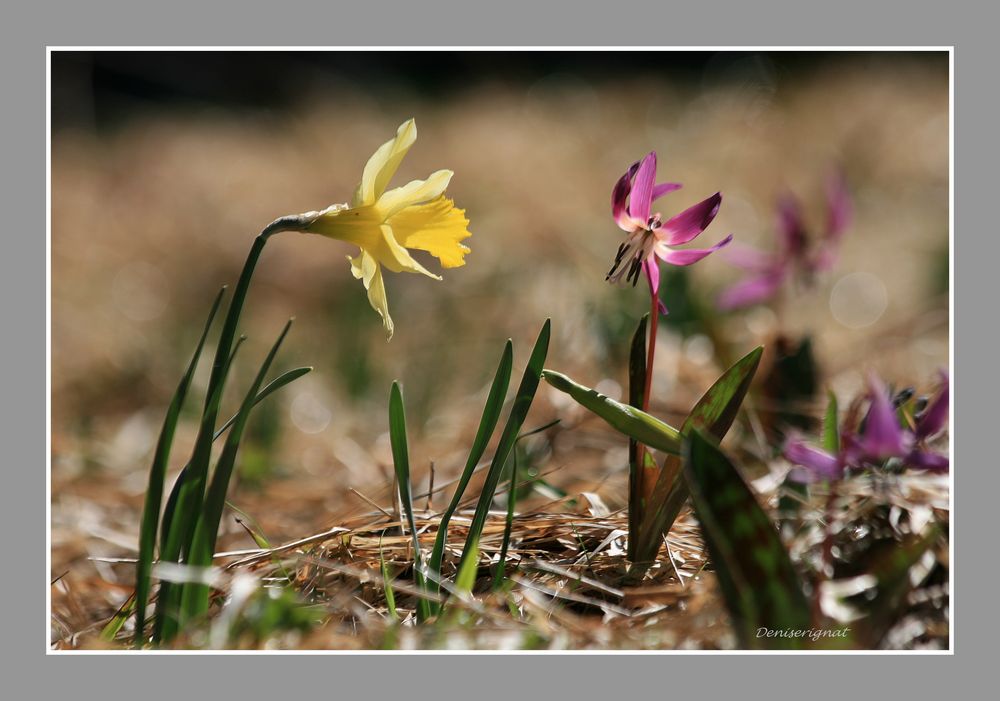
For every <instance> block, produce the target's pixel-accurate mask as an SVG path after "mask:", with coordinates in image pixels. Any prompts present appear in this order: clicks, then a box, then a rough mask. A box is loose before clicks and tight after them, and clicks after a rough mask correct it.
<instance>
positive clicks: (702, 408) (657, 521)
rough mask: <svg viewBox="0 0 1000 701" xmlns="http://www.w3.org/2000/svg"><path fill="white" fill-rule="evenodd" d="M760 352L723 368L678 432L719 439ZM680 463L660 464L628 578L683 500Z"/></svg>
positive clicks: (640, 568)
mask: <svg viewBox="0 0 1000 701" xmlns="http://www.w3.org/2000/svg"><path fill="white" fill-rule="evenodd" d="M763 353H764V349H763V347H760V346H758V347H757V348H755V349H754V350H752V351H750V352H749V353H747V354H746V355H745V356H743V357H742V358H741V359H740V360H738V361H737V362H736V363H734V364H733V365H732V366H731V367H730V368H729V369H728V370H726V372H724V373H723V374H722V376H721V377H720V378H719V379H718V380H716V381H715V382H714V383H713V384H712V386H711V387H710V388H709V389H708V391H707V392H705V394H704V395H702V397H701V399H699V400H698V401H697V402H696V403H695V405H694V407H693V408H692V409H691V412H690V413H689V414H688V417H687V419H685V420H684V424H683V426H682V427H681V432H682V433H683V434H685V435H687V434H689V433H690V432H691V431H692V430H693V429H701V430H704V431H707V432H708V433H709V434H710V435H711V436H713V437H714V438H715V439H716V440H719V441H721V440H722V439H723V438H724V437H725V436H726V433H727V432H728V431H729V428H730V427H731V426H732V425H733V422H734V421H735V420H736V416H737V414H738V413H739V410H740V407H741V406H742V404H743V400H744V398H745V397H746V395H747V392H748V391H749V390H750V385H751V384H752V383H753V379H754V376H755V375H756V373H757V368H758V367H759V365H760V359H761V356H762V355H763ZM681 466H682V461H681V458H680V457H677V456H674V455H668V456H667V458H666V460H665V461H664V463H663V469H662V470H661V471H660V477H659V479H658V480H657V482H656V485H655V486H654V488H653V492H652V494H651V495H650V497H649V499H648V501H647V504H646V512H645V515H644V516H643V519H642V521H641V523H640V526H639V530H638V533H637V543H636V550H635V554H634V558H633V560H632V562H633V568H632V570H631V571H630V573H629V577H630V579H633V580H634V579H636V578H638V577H641V575H642V573H644V572H645V571H646V570H647V569H648V568H649V566H650V565H651V564H652V563H653V561H654V560H655V558H656V554H657V553H658V552H659V550H660V544H661V542H662V539H663V536H664V535H666V534H667V533H668V532H669V531H670V528H671V526H673V524H674V521H675V520H676V519H677V515H678V514H679V513H680V510H681V507H682V506H683V505H684V502H685V501H687V498H688V496H689V492H688V487H687V482H686V481H685V480H683V479H680V477H681Z"/></svg>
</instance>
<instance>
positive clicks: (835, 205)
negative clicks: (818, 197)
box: [826, 173, 853, 241]
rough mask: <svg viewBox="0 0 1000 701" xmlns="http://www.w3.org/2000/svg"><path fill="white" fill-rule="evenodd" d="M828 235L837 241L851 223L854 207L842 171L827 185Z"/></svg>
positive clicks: (828, 237)
mask: <svg viewBox="0 0 1000 701" xmlns="http://www.w3.org/2000/svg"><path fill="white" fill-rule="evenodd" d="M826 206H827V218H826V237H827V239H829V240H831V241H837V240H839V239H840V237H841V235H843V233H844V230H845V229H847V227H848V226H849V225H850V223H851V215H852V214H853V211H852V210H853V207H852V206H851V193H850V192H848V190H847V180H846V179H845V178H844V176H843V174H842V173H837V174H836V175H834V176H833V177H831V178H830V180H829V181H828V182H827V185H826Z"/></svg>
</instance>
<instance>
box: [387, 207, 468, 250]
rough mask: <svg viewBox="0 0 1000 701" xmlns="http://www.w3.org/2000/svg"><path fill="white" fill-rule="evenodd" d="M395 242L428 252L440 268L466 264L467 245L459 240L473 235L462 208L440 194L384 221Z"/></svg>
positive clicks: (402, 210)
mask: <svg viewBox="0 0 1000 701" xmlns="http://www.w3.org/2000/svg"><path fill="white" fill-rule="evenodd" d="M387 223H388V224H389V225H390V226H391V227H392V232H393V234H394V235H395V238H396V241H398V242H399V243H400V244H401V245H402V246H404V247H406V248H416V249H418V250H421V251H427V252H428V253H430V254H431V255H432V256H434V257H435V258H437V259H438V260H439V261H440V262H441V267H443V268H457V267H459V266H461V265H465V254H466V253H468V252H469V250H470V249H469V247H468V246H465V245H463V244H462V243H461V241H462V240H463V239H466V238H468V237H469V236H471V235H472V233H471V232H470V231H469V220H468V219H467V218H466V217H465V210H464V209H458V208H457V207H456V206H455V202H454V201H453V200H451V199H448V198H447V197H444V196H443V195H442V196H440V197H438V198H436V199H434V200H431V201H430V202H427V203H425V204H419V205H413V206H411V207H406V208H405V209H401V210H400V211H399V212H397V213H396V214H395V215H393V216H392V217H391V218H390V219H389V221H388V222H387Z"/></svg>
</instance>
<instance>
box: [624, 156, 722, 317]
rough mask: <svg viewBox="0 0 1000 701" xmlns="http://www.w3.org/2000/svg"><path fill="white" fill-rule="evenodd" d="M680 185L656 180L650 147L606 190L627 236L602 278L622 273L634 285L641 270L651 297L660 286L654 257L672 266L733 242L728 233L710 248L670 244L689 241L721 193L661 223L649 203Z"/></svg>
mask: <svg viewBox="0 0 1000 701" xmlns="http://www.w3.org/2000/svg"><path fill="white" fill-rule="evenodd" d="M680 187H681V186H680V184H678V183H660V184H659V185H657V184H656V152H655V151H652V152H650V153H649V154H648V155H647V156H646V157H645V158H643V159H642V161H641V162H636V163H633V164H632V165H631V167H629V169H628V172H626V173H625V174H624V175H623V176H622V177H621V179H619V180H618V183H617V184H616V185H615V187H614V190H612V192H611V214H612V216H614V218H615V222H617V224H618V226H619V227H620V228H621V229H622V231H624V232H625V233H626V234H627V236H626V238H625V242H624V243H622V244H621V245H620V246H619V247H618V254H617V255H616V256H615V263H614V265H612V266H611V270H609V271H608V275H607V279H608V280H610V281H611V282H618V281H619V280H621V279H622V277H624V278H625V279H626V280H627V281H629V282H631V283H632V284H633V285H635V284H636V283H638V282H639V273H640V272H644V273H645V274H646V280H647V281H648V282H649V289H650V293H651V294H653V295H654V296H655V295H657V294H658V292H659V287H660V268H659V263H658V261H657V259H659V260H662V261H664V262H666V263H670V264H672V265H691V264H693V263H697V262H698V261H699V260H701V259H702V258H704V257H705V256H708V255H710V254H711V253H713V252H715V251H717V250H719V249H720V248H722V247H723V246H726V245H728V244H729V242H730V241H732V240H733V236H732V234H730V235H729V236H727V237H726V238H724V239H723V240H722V241H720V242H719V243H717V244H716V245H714V246H712V247H711V248H688V249H683V250H676V249H675V248H674V246H679V245H681V244H685V243H688V242H690V241H693V240H694V239H695V238H697V237H698V235H699V234H701V232H703V231H704V230H705V229H706V228H708V225H709V224H711V223H712V220H713V219H715V215H716V214H718V212H719V205H720V204H721V203H722V194H721V193H718V192H717V193H715V194H714V195H712V196H711V197H709V198H708V199H707V200H704V201H703V202H700V203H698V204H696V205H694V206H693V207H690V208H688V209H686V210H684V211H683V212H681V213H680V214H678V215H676V216H674V217H671V218H670V219H668V220H666V221H663V220H662V218H661V215H660V213H659V212H656V213H651V208H652V204H653V202H655V201H656V200H657V199H659V198H660V197H661V196H662V195H665V194H667V193H668V192H673V191H674V190H677V189H680ZM661 309H662V307H661ZM663 311H665V310H663Z"/></svg>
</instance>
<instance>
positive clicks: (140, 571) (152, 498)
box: [135, 287, 226, 647]
mask: <svg viewBox="0 0 1000 701" xmlns="http://www.w3.org/2000/svg"><path fill="white" fill-rule="evenodd" d="M225 292H226V288H225V287H223V288H222V289H221V290H219V294H217V295H216V296H215V301H214V302H213V303H212V309H211V311H209V313H208V320H207V321H206V322H205V327H204V329H203V330H202V332H201V337H200V338H199V339H198V345H197V346H196V347H195V351H194V355H192V356H191V362H189V363H188V367H187V371H186V372H185V373H184V376H183V377H182V378H181V381H180V383H179V384H178V385H177V389H176V390H175V391H174V396H173V398H172V399H171V400H170V406H169V408H168V409H167V415H166V416H165V417H164V419H163V427H162V428H161V429H160V437H159V439H157V442H156V452H155V453H154V454H153V464H152V467H150V469H149V486H148V487H147V488H146V501H145V504H144V505H143V508H142V521H141V525H140V527H139V561H138V563H137V564H136V574H135V601H136V603H135V646H136V647H142V645H143V644H144V643H145V640H144V638H145V628H146V626H145V622H146V602H147V601H148V599H149V590H150V573H151V572H152V570H153V551H154V550H155V548H156V530H157V525H158V523H159V520H160V506H161V505H162V502H163V486H164V482H165V481H166V477H167V463H169V462H170V449H171V447H172V446H173V442H174V432H175V431H176V429H177V420H178V418H179V417H180V413H181V408H182V407H183V406H184V399H185V398H186V397H187V392H188V389H189V388H190V386H191V378H192V377H193V376H194V371H195V368H196V367H197V366H198V359H199V358H200V357H201V351H202V349H203V348H204V347H205V339H206V338H207V337H208V332H209V330H210V329H211V328H212V322H213V321H214V320H215V315H216V313H217V312H218V311H219V305H220V304H221V303H222V297H223V295H224V294H225Z"/></svg>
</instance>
